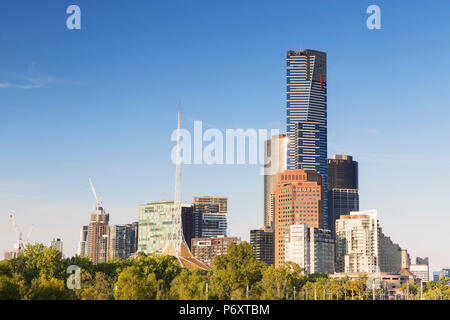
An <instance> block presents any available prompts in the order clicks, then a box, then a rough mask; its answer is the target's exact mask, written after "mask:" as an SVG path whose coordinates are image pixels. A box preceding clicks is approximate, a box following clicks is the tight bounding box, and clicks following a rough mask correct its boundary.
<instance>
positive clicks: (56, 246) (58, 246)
mask: <svg viewBox="0 0 450 320" xmlns="http://www.w3.org/2000/svg"><path fill="white" fill-rule="evenodd" d="M50 248H54V249H56V250H58V251H59V252H61V253H63V242H62V240H61V239H60V238H56V239H53V240H52V242H51V244H50Z"/></svg>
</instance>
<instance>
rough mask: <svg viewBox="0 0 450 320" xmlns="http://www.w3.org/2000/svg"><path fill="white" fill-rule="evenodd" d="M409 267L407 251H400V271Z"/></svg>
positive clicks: (409, 259)
mask: <svg viewBox="0 0 450 320" xmlns="http://www.w3.org/2000/svg"><path fill="white" fill-rule="evenodd" d="M410 265H411V258H410V257H409V253H408V250H406V249H403V250H402V269H409V266H410Z"/></svg>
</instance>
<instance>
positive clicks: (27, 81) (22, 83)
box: [0, 75, 55, 89]
mask: <svg viewBox="0 0 450 320" xmlns="http://www.w3.org/2000/svg"><path fill="white" fill-rule="evenodd" d="M15 78H16V81H7V82H0V89H8V88H14V89H37V88H43V87H46V86H47V85H48V84H50V83H52V82H54V81H55V78H52V77H48V76H33V77H32V76H24V75H18V76H16V77H15Z"/></svg>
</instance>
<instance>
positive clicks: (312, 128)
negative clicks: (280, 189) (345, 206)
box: [286, 49, 328, 226]
mask: <svg viewBox="0 0 450 320" xmlns="http://www.w3.org/2000/svg"><path fill="white" fill-rule="evenodd" d="M286 71H287V83H286V87H287V88H286V89H287V96H286V100H287V101H286V102H287V114H286V116H287V121H286V122H287V129H286V131H287V135H288V137H289V143H288V157H287V168H288V169H290V170H292V169H303V170H314V171H316V172H318V173H319V174H321V175H322V176H323V186H324V191H323V192H324V200H323V215H324V220H325V225H326V226H328V198H327V196H326V194H327V57H326V53H325V52H320V51H316V50H309V49H307V50H303V51H292V50H291V51H288V52H287V55H286Z"/></svg>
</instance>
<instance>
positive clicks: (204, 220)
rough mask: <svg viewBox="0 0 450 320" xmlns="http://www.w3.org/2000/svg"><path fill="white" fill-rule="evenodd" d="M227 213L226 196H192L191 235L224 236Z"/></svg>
mask: <svg viewBox="0 0 450 320" xmlns="http://www.w3.org/2000/svg"><path fill="white" fill-rule="evenodd" d="M227 214H228V198H227V197H211V196H205V197H194V213H193V230H192V233H193V234H192V237H193V238H210V237H217V236H225V237H226V236H227V228H228V224H227ZM187 240H188V239H186V242H187Z"/></svg>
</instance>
